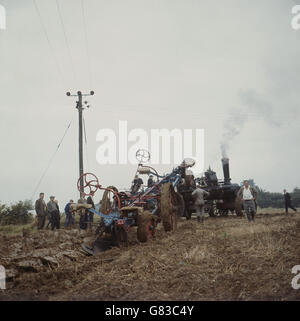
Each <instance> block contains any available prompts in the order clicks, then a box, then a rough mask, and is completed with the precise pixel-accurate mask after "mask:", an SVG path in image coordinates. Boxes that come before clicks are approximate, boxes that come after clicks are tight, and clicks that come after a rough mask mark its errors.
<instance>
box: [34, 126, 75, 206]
mask: <svg viewBox="0 0 300 321" xmlns="http://www.w3.org/2000/svg"><path fill="white" fill-rule="evenodd" d="M72 122H73V120H71V121H70V123H69V125H68V127H67V128H66V130H65V132H64V134H63V136H62V138H61V140H60V141H59V143H58V145H57V147H56V150H55V152H54V154H53V155H52V156H51V158H50V160H49V162H48V165H47V166H46V169H45V170H44V172H43V174H42V176H41V177H40V179H39V181H38V183H37V186H36V188H35V190H34V192H33V193H32V196H31V198H30V199H31V200H32V199H33V197H34V195H35V193H36V191H37V189H38V188H39V186H40V184H41V182H42V180H43V178H44V177H45V175H46V173H47V171H48V169H49V168H50V166H51V164H52V162H53V160H54V157H55V155H56V153H57V151H58V150H59V148H60V146H61V144H62V142H63V140H64V138H65V136H66V134H67V132H68V130H69V128H70V126H71V124H72Z"/></svg>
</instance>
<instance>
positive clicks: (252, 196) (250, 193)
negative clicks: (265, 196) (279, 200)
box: [238, 181, 257, 222]
mask: <svg viewBox="0 0 300 321" xmlns="http://www.w3.org/2000/svg"><path fill="white" fill-rule="evenodd" d="M238 197H239V198H241V199H242V200H243V204H244V210H245V212H246V214H247V217H248V221H249V222H254V217H255V214H256V207H257V206H256V199H257V190H256V189H255V188H254V187H252V186H249V182H248V181H245V182H244V186H243V187H241V188H240V190H239V191H238Z"/></svg>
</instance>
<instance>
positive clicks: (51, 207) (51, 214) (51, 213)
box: [47, 196, 57, 231]
mask: <svg viewBox="0 0 300 321" xmlns="http://www.w3.org/2000/svg"><path fill="white" fill-rule="evenodd" d="M54 199H55V196H50V201H49V202H48V203H47V211H48V225H49V223H50V224H51V230H52V231H53V230H54V227H55V225H56V224H55V222H56V212H57V204H56V203H55V201H54ZM48 225H47V227H48Z"/></svg>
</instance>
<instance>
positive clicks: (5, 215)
mask: <svg viewBox="0 0 300 321" xmlns="http://www.w3.org/2000/svg"><path fill="white" fill-rule="evenodd" d="M32 209H33V206H32V203H31V201H29V200H26V201H24V202H23V201H19V202H17V203H15V204H12V205H10V206H6V205H4V204H0V224H1V225H9V224H13V225H21V224H28V223H30V222H32V221H33V216H32V214H31V213H29V212H28V211H29V210H32Z"/></svg>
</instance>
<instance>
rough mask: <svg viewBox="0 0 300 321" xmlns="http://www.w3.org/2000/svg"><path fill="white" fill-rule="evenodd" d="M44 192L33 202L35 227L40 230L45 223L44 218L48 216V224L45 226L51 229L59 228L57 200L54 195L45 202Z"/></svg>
mask: <svg viewBox="0 0 300 321" xmlns="http://www.w3.org/2000/svg"><path fill="white" fill-rule="evenodd" d="M44 197H45V194H44V193H40V197H39V199H38V200H37V201H36V202H35V211H36V217H37V228H38V230H42V229H43V228H44V226H45V223H46V218H48V224H47V226H46V228H49V225H51V229H52V230H54V229H55V228H57V229H59V228H60V212H59V206H58V201H57V200H56V199H55V196H50V200H49V202H48V203H47V204H46V202H45V201H44Z"/></svg>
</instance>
